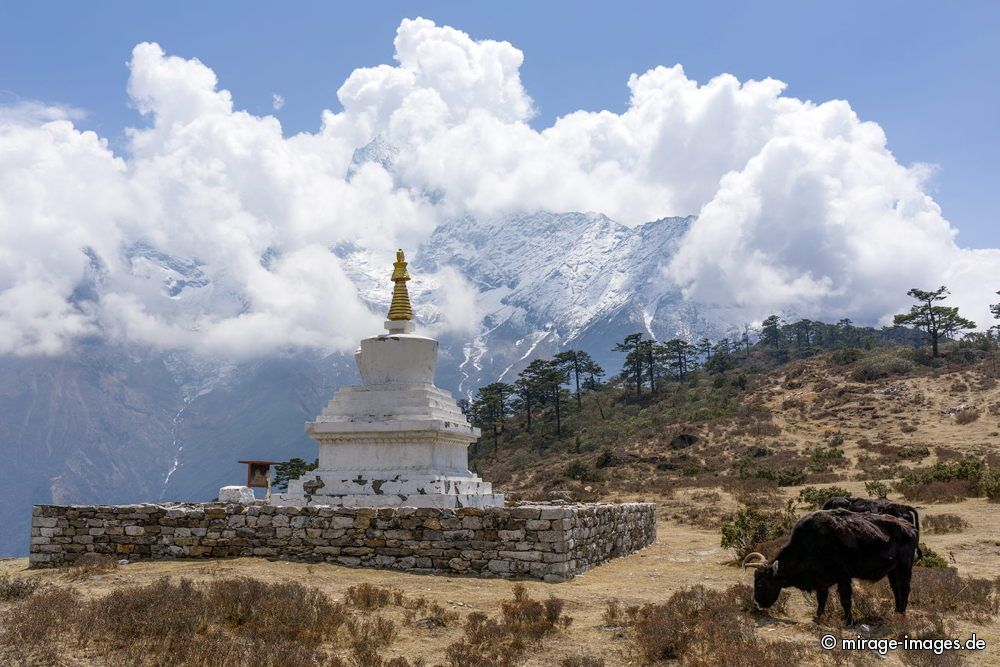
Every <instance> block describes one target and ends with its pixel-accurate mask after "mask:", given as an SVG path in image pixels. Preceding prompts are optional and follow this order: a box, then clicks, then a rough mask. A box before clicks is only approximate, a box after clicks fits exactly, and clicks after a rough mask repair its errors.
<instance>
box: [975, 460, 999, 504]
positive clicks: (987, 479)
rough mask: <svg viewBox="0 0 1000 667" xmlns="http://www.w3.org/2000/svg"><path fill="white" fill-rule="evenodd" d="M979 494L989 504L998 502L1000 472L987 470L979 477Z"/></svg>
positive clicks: (993, 469) (992, 469) (991, 469)
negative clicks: (984, 497)
mask: <svg viewBox="0 0 1000 667" xmlns="http://www.w3.org/2000/svg"><path fill="white" fill-rule="evenodd" d="M978 486H979V492H980V493H982V494H983V495H984V496H986V498H987V499H988V500H989V501H990V502H994V503H995V502H1000V470H997V469H995V468H987V469H986V470H985V471H983V473H982V474H981V475H980V476H979V484H978Z"/></svg>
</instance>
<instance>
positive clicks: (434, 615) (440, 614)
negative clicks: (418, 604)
mask: <svg viewBox="0 0 1000 667" xmlns="http://www.w3.org/2000/svg"><path fill="white" fill-rule="evenodd" d="M457 620H458V613H456V612H454V611H448V610H447V609H445V608H444V607H442V606H441V605H440V604H438V603H437V602H433V603H431V604H430V605H429V606H428V607H427V615H426V616H424V617H423V618H421V619H420V620H419V621H417V624H418V625H420V626H423V627H427V628H446V627H448V626H449V625H451V624H452V623H454V622H455V621H457Z"/></svg>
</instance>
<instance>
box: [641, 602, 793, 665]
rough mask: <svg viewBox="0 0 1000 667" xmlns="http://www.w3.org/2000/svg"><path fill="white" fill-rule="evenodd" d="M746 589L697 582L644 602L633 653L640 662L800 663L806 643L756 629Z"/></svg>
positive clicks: (713, 663)
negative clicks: (708, 586)
mask: <svg viewBox="0 0 1000 667" xmlns="http://www.w3.org/2000/svg"><path fill="white" fill-rule="evenodd" d="M748 589H749V587H747V586H733V587H731V588H729V589H728V590H726V591H715V590H710V589H706V588H704V587H702V586H693V587H691V588H685V589H682V590H679V591H677V592H675V593H674V594H673V595H671V596H670V598H669V599H668V600H667V601H666V602H665V603H664V604H649V605H645V606H643V607H641V608H640V609H639V610H638V612H637V613H636V616H635V620H634V621H633V622H632V623H631V627H630V632H629V635H628V637H629V641H630V644H631V646H630V648H631V652H632V653H633V656H634V659H636V660H637V661H638V662H640V663H641V664H657V663H660V662H663V661H670V660H679V661H681V662H682V663H683V664H685V665H697V666H702V665H704V666H708V665H723V664H724V665H756V666H759V667H771V666H774V667H778V666H779V665H780V666H784V665H792V664H796V663H797V662H798V661H799V660H800V658H801V657H802V656H803V655H804V649H803V648H801V647H798V646H795V645H792V644H789V643H787V642H773V641H767V640H765V639H763V638H762V637H760V636H759V635H758V633H757V627H756V624H755V623H754V621H753V618H752V616H751V615H750V614H749V613H748V612H747V609H746V604H747V601H748Z"/></svg>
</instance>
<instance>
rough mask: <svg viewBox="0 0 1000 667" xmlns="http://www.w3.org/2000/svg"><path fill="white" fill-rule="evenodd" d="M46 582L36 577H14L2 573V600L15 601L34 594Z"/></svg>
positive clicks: (0, 599) (0, 577) (0, 594)
mask: <svg viewBox="0 0 1000 667" xmlns="http://www.w3.org/2000/svg"><path fill="white" fill-rule="evenodd" d="M43 586H44V584H43V583H42V580H41V579H38V578H36V577H12V576H10V575H9V574H3V575H0V601H2V602H13V601H15V600H21V599H23V598H26V597H28V596H29V595H33V594H35V593H37V592H38V590H39V589H40V588H42V587H43Z"/></svg>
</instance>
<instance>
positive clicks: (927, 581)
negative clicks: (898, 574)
mask: <svg viewBox="0 0 1000 667" xmlns="http://www.w3.org/2000/svg"><path fill="white" fill-rule="evenodd" d="M858 590H860V591H861V592H862V594H863V595H864V596H868V597H869V598H874V600H876V601H875V602H869V604H871V605H874V606H875V607H876V608H878V609H883V607H884V609H883V610H884V611H885V613H884V614H883V615H882V616H883V617H884V618H889V617H892V616H893V615H894V614H893V613H892V610H893V601H892V591H891V590H890V588H889V585H888V583H886V582H885V581H880V582H874V583H872V582H860V583H859V585H858ZM857 599H858V598H857V597H855V600H857ZM856 604H857V603H856ZM878 605H882V606H881V607H878ZM911 610H916V611H917V612H923V613H926V614H938V615H948V616H955V617H957V618H962V619H965V620H969V621H975V622H976V623H986V622H988V621H990V620H991V619H993V618H995V617H996V616H997V615H998V614H1000V579H983V578H978V577H962V576H960V575H959V574H958V570H956V569H955V568H951V567H949V568H914V570H913V579H912V581H911V590H910V609H908V610H907V614H910V611H911ZM871 618H872V617H869V619H871ZM859 620H862V619H860V618H859ZM896 620H898V621H900V622H902V619H896ZM926 620H927V619H926V618H923V619H921V618H920V617H919V615H918V616H917V621H920V622H924V621H926ZM862 622H867V621H864V620H862ZM911 636H915V635H911Z"/></svg>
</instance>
